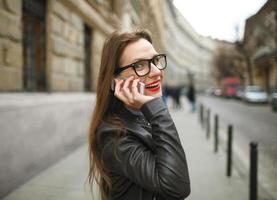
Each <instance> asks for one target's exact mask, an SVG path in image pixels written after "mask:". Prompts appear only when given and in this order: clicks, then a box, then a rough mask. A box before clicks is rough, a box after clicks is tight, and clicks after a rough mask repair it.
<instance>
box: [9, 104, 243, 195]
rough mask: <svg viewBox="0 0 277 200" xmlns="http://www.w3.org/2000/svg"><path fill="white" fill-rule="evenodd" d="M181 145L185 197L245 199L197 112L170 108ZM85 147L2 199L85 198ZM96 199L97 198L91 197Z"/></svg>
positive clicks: (238, 183) (86, 164) (234, 173)
mask: <svg viewBox="0 0 277 200" xmlns="http://www.w3.org/2000/svg"><path fill="white" fill-rule="evenodd" d="M170 112H171V115H172V117H173V119H174V121H175V124H176V126H177V129H178V131H179V134H180V138H181V141H182V144H183V146H184V149H185V152H186V155H187V160H188V165H189V172H190V179H191V190H192V191H191V194H190V196H189V197H188V198H187V199H188V200H204V199H205V200H222V199H224V200H234V199H235V200H245V199H248V183H247V181H245V180H243V179H242V178H241V177H240V176H239V175H238V173H237V172H236V171H235V169H233V175H232V177H231V178H227V177H226V176H225V168H226V166H225V163H226V158H225V155H223V153H222V152H220V151H219V152H218V153H217V154H214V153H213V147H212V142H211V141H210V140H209V141H208V140H206V138H205V131H204V130H201V127H200V124H199V122H198V118H197V113H190V112H189V111H188V110H187V108H186V109H182V110H178V111H173V110H171V111H170ZM86 150H87V148H86V146H82V147H80V148H79V149H78V150H76V151H75V152H73V153H72V154H71V155H69V156H68V157H66V158H64V159H63V160H61V161H60V162H58V163H56V164H55V165H53V166H52V167H50V168H48V169H47V170H45V171H43V172H42V173H41V174H39V175H38V176H36V177H34V178H33V179H32V180H30V181H29V182H27V183H25V184H24V185H23V186H21V187H20V188H18V189H16V190H15V191H13V192H12V193H11V194H10V195H8V196H7V197H6V198H4V200H37V199H39V200H65V199H66V200H73V199H74V200H76V199H78V200H88V199H92V198H91V197H90V191H89V189H88V187H87V186H85V185H84V183H85V178H86V175H87V172H88V160H87V158H88V157H87V151H86ZM95 199H96V200H97V198H95Z"/></svg>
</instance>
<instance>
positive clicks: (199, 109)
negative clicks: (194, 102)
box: [198, 103, 202, 124]
mask: <svg viewBox="0 0 277 200" xmlns="http://www.w3.org/2000/svg"><path fill="white" fill-rule="evenodd" d="M201 107H202V104H201V103H199V105H198V114H199V115H198V118H199V122H200V124H201V109H202V108H201Z"/></svg>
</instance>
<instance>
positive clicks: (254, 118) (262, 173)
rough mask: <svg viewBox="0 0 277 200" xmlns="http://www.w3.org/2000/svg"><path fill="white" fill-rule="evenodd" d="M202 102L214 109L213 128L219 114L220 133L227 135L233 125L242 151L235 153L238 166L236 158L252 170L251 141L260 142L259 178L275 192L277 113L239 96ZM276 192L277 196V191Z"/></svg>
mask: <svg viewBox="0 0 277 200" xmlns="http://www.w3.org/2000/svg"><path fill="white" fill-rule="evenodd" d="M198 103H202V104H203V105H204V107H205V113H206V109H210V110H211V118H210V120H211V125H212V127H213V124H214V115H215V114H218V115H219V135H221V136H222V135H223V136H224V137H225V138H226V135H227V130H226V129H227V125H228V124H231V125H233V127H234V131H233V132H234V133H233V135H234V136H233V137H234V146H235V147H237V149H234V151H235V152H239V153H238V154H240V155H234V157H235V158H234V164H235V165H236V159H239V158H240V162H242V163H244V165H246V166H244V169H245V170H248V168H249V143H250V142H252V141H255V142H257V143H258V145H259V146H258V150H259V155H258V159H259V172H258V173H259V179H260V182H261V184H263V187H264V189H265V190H267V191H270V193H272V192H273V191H274V190H275V189H274V188H276V186H277V183H276V180H277V173H276V170H275V168H274V166H276V163H277V151H276V150H277V134H276V133H277V123H276V122H277V113H274V112H273V111H272V110H271V107H270V106H269V105H268V104H259V105H256V104H247V103H245V102H243V101H240V100H237V99H226V98H218V97H213V96H199V97H198ZM224 133H226V134H224ZM219 137H220V136H219ZM238 149H239V150H238ZM234 154H235V153H234ZM247 173H248V171H244V172H243V174H244V175H245V176H248V174H247ZM273 177H275V178H273ZM275 195H276V196H277V194H276V192H275V193H274V196H275Z"/></svg>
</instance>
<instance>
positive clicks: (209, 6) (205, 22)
mask: <svg viewBox="0 0 277 200" xmlns="http://www.w3.org/2000/svg"><path fill="white" fill-rule="evenodd" d="M265 2H266V0H174V2H173V3H174V5H175V6H176V7H177V8H178V10H179V11H180V12H181V13H182V15H183V16H184V17H185V18H186V20H187V21H188V22H189V23H190V24H191V26H192V27H193V28H194V30H195V31H196V32H198V33H199V34H201V35H203V36H211V37H212V38H217V39H222V40H227V41H230V42H234V41H236V40H237V39H241V38H242V37H243V32H244V25H245V20H246V19H247V18H248V17H250V16H251V15H253V14H255V13H256V12H257V11H258V10H259V9H260V8H261V7H262V6H263V5H264V4H265ZM236 27H238V29H237V30H238V31H237V32H238V34H236Z"/></svg>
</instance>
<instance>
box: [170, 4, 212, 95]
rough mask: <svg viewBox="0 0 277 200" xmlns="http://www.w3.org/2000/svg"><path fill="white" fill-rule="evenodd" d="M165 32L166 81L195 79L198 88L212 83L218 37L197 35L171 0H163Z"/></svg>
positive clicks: (202, 88)
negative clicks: (164, 3)
mask: <svg viewBox="0 0 277 200" xmlns="http://www.w3.org/2000/svg"><path fill="white" fill-rule="evenodd" d="M165 16H166V18H165V25H166V28H165V34H166V45H165V46H166V54H167V57H168V69H167V72H166V82H168V83H169V84H173V83H172V82H173V80H174V84H175V85H176V84H179V85H180V84H181V85H184V84H188V83H189V82H190V81H194V82H195V85H196V88H197V89H198V91H204V90H205V89H206V88H207V87H213V86H214V79H213V77H212V73H211V72H212V65H213V57H214V54H215V50H216V46H217V41H216V40H212V39H210V38H207V37H203V36H201V35H199V34H198V33H197V32H196V31H195V30H194V29H193V27H192V26H191V25H190V24H189V22H188V21H187V20H186V19H185V18H184V17H183V16H182V14H181V13H180V12H179V11H178V10H177V8H175V7H174V5H173V4H172V1H166V6H165Z"/></svg>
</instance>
